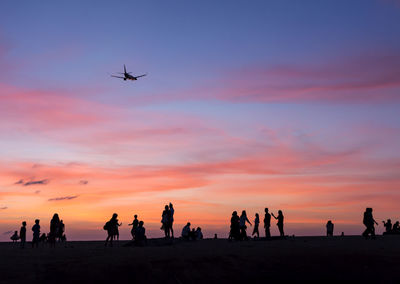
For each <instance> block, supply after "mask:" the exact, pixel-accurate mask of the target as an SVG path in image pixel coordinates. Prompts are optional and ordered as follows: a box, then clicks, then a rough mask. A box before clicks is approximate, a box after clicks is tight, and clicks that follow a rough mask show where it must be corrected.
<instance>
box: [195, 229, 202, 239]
mask: <svg viewBox="0 0 400 284" xmlns="http://www.w3.org/2000/svg"><path fill="white" fill-rule="evenodd" d="M202 239H203V233H202V232H201V228H200V227H197V229H196V240H202Z"/></svg>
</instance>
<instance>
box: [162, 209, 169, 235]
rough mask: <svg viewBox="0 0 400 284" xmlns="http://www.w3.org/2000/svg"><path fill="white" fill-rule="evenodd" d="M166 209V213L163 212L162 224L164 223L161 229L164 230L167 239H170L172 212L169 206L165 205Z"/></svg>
mask: <svg viewBox="0 0 400 284" xmlns="http://www.w3.org/2000/svg"><path fill="white" fill-rule="evenodd" d="M164 208H165V209H164V211H163V213H162V215H161V223H162V226H161V229H162V230H164V233H165V238H169V237H170V234H169V232H170V229H169V226H170V224H171V211H170V210H169V206H168V205H165V207H164Z"/></svg>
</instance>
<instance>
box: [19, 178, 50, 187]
mask: <svg viewBox="0 0 400 284" xmlns="http://www.w3.org/2000/svg"><path fill="white" fill-rule="evenodd" d="M48 183H49V180H48V179H42V180H30V181H24V180H23V179H20V180H19V181H17V182H16V183H15V184H21V185H23V186H31V185H46V184H48Z"/></svg>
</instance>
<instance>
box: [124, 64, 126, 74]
mask: <svg viewBox="0 0 400 284" xmlns="http://www.w3.org/2000/svg"><path fill="white" fill-rule="evenodd" d="M124 73H126V67H125V64H124Z"/></svg>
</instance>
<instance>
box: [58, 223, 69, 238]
mask: <svg viewBox="0 0 400 284" xmlns="http://www.w3.org/2000/svg"><path fill="white" fill-rule="evenodd" d="M64 232H65V224H64V221H63V220H60V223H59V224H58V234H57V238H58V241H59V242H64V241H66V240H67V237H66V236H65V234H64Z"/></svg>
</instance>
